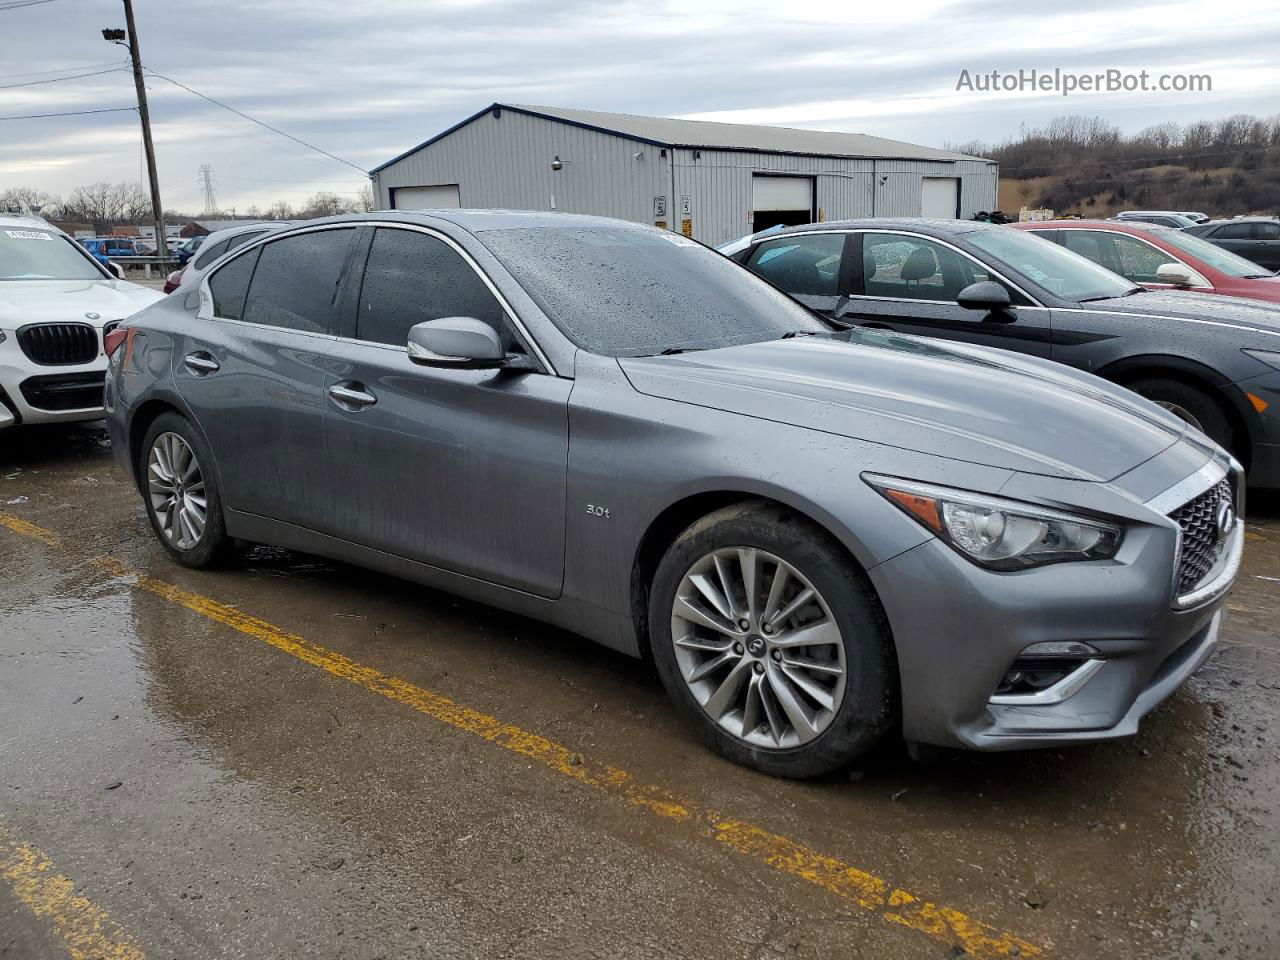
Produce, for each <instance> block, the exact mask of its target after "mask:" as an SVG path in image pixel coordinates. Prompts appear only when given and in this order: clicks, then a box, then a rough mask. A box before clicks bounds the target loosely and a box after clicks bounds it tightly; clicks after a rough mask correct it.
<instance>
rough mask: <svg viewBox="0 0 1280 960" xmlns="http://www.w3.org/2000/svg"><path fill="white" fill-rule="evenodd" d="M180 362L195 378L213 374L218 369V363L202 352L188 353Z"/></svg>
mask: <svg viewBox="0 0 1280 960" xmlns="http://www.w3.org/2000/svg"><path fill="white" fill-rule="evenodd" d="M182 362H183V364H184V365H185V366H186V368H187V369H188V370H190V371H191V372H192V373H194V374H196V375H197V376H204V375H205V374H206V373H213V372H214V371H215V370H218V369H220V368H219V364H218V361H217V360H215V359H213V357H211V356H210V355H209V354H207V353H205V352H204V351H203V350H197V351H196V352H195V353H188V354H187V355H186V356H185V357H183V358H182Z"/></svg>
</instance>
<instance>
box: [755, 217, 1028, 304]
mask: <svg viewBox="0 0 1280 960" xmlns="http://www.w3.org/2000/svg"><path fill="white" fill-rule="evenodd" d="M815 233H823V234H830V233H840V234H844V235H845V236H848V235H849V234H853V233H882V234H889V235H890V236H899V237H916V238H917V239H920V240H928V241H929V242H931V243H936V244H938V245H939V246H943V247H947V248H948V249H950V250H954V251H955V252H956V253H958V254H960V256H962V257H964V258H965V259H966V260H969V261H972V262H973V263H976V264H977V265H978V266H980V267H981V268H982V269H983V270H985V271H986V272H987V273H989V274H991V275H992V276H993V277H997V278H998V279H1000V280H1001V281H1003V282H1004V283H1007V284H1008V285H1009V286H1011V287H1012V288H1013V289H1014V290H1017V291H1018V292H1019V293H1020V294H1022V295H1023V296H1024V297H1026V298H1027V299H1028V300H1030V301H1031V303H1030V304H1029V305H1028V306H1025V307H1024V306H1016V307H1014V309H1015V310H1047V309H1049V308H1048V307H1046V306H1045V305H1044V304H1042V303H1041V302H1040V301H1039V300H1037V299H1036V298H1035V297H1033V296H1032V295H1031V294H1029V293H1027V291H1026V290H1024V289H1022V287H1020V286H1018V284H1016V283H1014V282H1013V281H1012V280H1010V279H1009V278H1008V277H1006V276H1005V275H1004V274H1003V273H1001V272H1000V271H999V270H997V269H995V268H994V267H990V266H988V265H987V264H985V263H983V262H982V261H981V260H979V259H978V258H977V257H975V256H974V255H973V254H971V253H968V252H967V251H964V250H961V249H960V248H959V247H957V246H956V245H955V244H954V243H950V242H948V241H946V240H940V239H939V238H937V237H930V236H927V235H926V234H923V233H913V232H912V231H910V230H880V229H877V228H874V227H868V228H863V227H857V228H855V229H852V230H847V229H846V230H801V231H799V232H798V233H795V234H790V236H809V235H810V234H815ZM786 237H787V235H784V236H778V235H777V234H772V235H770V236H767V237H761V238H760V239H759V240H752V241H751V244H750V246H752V247H754V246H756V245H758V244H761V243H768V242H769V241H771V240H785V239H786ZM747 259H748V260H749V259H751V258H750V257H748V258H747ZM743 266H746V264H745V263H744V264H743ZM849 299H850V300H885V301H890V302H893V303H951V304H954V303H955V301H954V300H921V299H919V298H913V297H877V296H870V295H867V294H861V293H857V294H852V295H850V297H849Z"/></svg>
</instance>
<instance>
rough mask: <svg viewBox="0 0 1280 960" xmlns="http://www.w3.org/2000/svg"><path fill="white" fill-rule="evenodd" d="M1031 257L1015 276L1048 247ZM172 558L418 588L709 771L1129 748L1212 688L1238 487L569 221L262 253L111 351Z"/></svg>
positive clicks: (137, 464) (1111, 430)
mask: <svg viewBox="0 0 1280 960" xmlns="http://www.w3.org/2000/svg"><path fill="white" fill-rule="evenodd" d="M1037 242H1038V241H1037ZM108 349H109V354H110V370H109V375H108V384H107V406H108V410H109V424H110V430H111V435H112V441H113V446H114V448H115V450H116V451H117V455H118V457H119V458H120V461H121V463H122V465H123V466H124V467H125V469H127V470H128V471H129V472H130V473H131V474H132V475H133V477H134V478H135V480H136V483H137V488H138V491H139V493H140V494H141V497H142V501H143V504H144V507H145V510H146V513H147V516H148V517H149V519H150V522H151V525H152V527H153V528H154V530H155V533H156V536H157V538H158V539H159V542H160V544H161V545H162V546H163V548H164V549H165V550H166V551H168V553H169V554H170V555H171V556H172V557H173V558H174V559H175V560H177V561H178V562H180V563H183V564H187V565H189V566H193V567H205V566H209V565H213V564H215V563H216V562H218V561H221V560H224V559H226V558H227V556H228V555H229V554H230V553H231V552H232V551H233V549H234V544H235V543H236V542H245V541H247V542H251V543H266V544H275V545H279V546H284V547H288V548H294V549H298V550H303V551H308V552H311V553H315V554H320V555H324V556H328V557H333V558H338V559H342V560H346V561H350V562H353V563H358V564H363V565H366V566H368V567H372V568H375V569H378V570H381V571H384V572H386V573H387V574H390V575H395V576H398V577H404V578H408V579H412V580H416V581H420V582H422V583H426V584H430V585H432V586H435V587H438V588H440V589H443V590H447V591H452V592H454V593H457V594H462V595H465V596H468V597H471V598H474V599H478V600H481V601H485V602H488V603H492V604H495V605H497V606H501V607H504V608H507V609H509V610H513V611H517V612H519V613H523V614H526V615H529V616H532V617H536V618H540V619H542V620H545V621H549V622H551V623H554V624H557V625H559V626H561V627H563V628H565V629H567V630H570V631H573V632H575V633H577V634H580V635H582V636H584V637H586V638H589V639H591V640H595V641H598V642H600V643H603V644H606V645H608V646H610V647H613V648H615V649H617V650H619V651H622V652H624V653H627V654H631V655H633V656H640V657H650V658H652V660H653V662H654V664H655V665H656V667H657V670H658V672H659V674H660V676H661V677H662V680H663V683H664V684H665V686H666V688H667V690H668V692H669V694H670V696H671V699H672V700H673V702H674V704H675V706H676V708H677V709H678V710H679V711H680V712H681V713H682V714H683V715H684V716H685V717H686V718H687V720H688V722H689V725H690V728H691V729H692V730H693V731H694V732H696V733H697V734H698V735H699V736H700V737H701V738H702V739H703V740H704V741H705V742H707V743H708V744H709V745H711V746H712V747H713V748H715V749H717V750H719V751H720V752H722V753H723V754H725V755H726V756H728V757H730V758H732V759H734V760H736V761H739V762H742V763H745V764H749V765H752V766H755V767H757V768H758V769H761V770H765V771H767V772H770V773H773V774H778V775H784V776H808V775H814V774H818V773H822V772H824V771H829V770H833V769H836V768H839V767H841V766H843V765H846V764H848V763H850V762H851V761H852V760H853V759H854V758H856V757H858V756H859V755H860V754H862V753H864V752H865V751H866V750H868V749H869V748H870V747H871V746H872V745H874V744H875V743H876V742H877V741H878V740H880V739H881V738H883V737H884V736H885V735H886V734H889V733H891V732H897V733H899V734H900V735H901V736H903V737H905V738H906V739H907V740H908V741H911V742H915V743H927V744H940V745H946V746H952V747H967V748H974V749H984V750H1002V749H1012V748H1018V747H1035V746H1048V745H1058V744H1062V743H1066V742H1081V741H1091V740H1099V739H1104V738H1109V737H1115V736H1120V735H1123V734H1128V733H1132V732H1133V731H1134V730H1135V729H1136V728H1137V724H1138V722H1139V719H1140V718H1141V717H1143V716H1144V715H1145V714H1146V713H1147V712H1149V711H1150V710H1151V709H1152V708H1153V707H1154V706H1155V705H1156V704H1157V703H1159V702H1160V701H1161V700H1162V699H1163V698H1164V697H1166V696H1167V695H1168V694H1169V693H1170V692H1172V691H1173V690H1174V689H1175V688H1176V687H1177V686H1178V685H1179V684H1181V683H1182V682H1183V681H1184V680H1185V679H1186V678H1187V677H1188V676H1189V675H1190V674H1191V673H1192V672H1193V671H1194V670H1195V669H1196V668H1197V667H1199V666H1200V665H1201V664H1202V663H1203V662H1204V661H1205V660H1206V659H1207V658H1208V657H1209V655H1210V654H1211V653H1212V651H1213V649H1214V645H1215V643H1216V637H1217V632H1218V625H1219V621H1220V618H1221V616H1222V605H1223V597H1224V594H1225V592H1226V590H1227V589H1228V587H1229V586H1230V585H1231V583H1232V581H1233V579H1234V577H1235V574H1236V570H1237V567H1238V564H1239V559H1240V550H1241V544H1242V541H1243V534H1242V523H1241V521H1240V520H1239V517H1238V511H1239V506H1240V504H1239V498H1240V497H1241V476H1240V470H1239V465H1238V464H1237V463H1235V461H1233V460H1232V459H1231V458H1230V457H1229V456H1228V455H1227V454H1226V453H1224V452H1223V451H1222V450H1221V449H1220V448H1218V447H1217V446H1215V445H1213V444H1212V443H1211V442H1210V441H1209V440H1208V439H1207V438H1206V437H1204V436H1203V435H1202V434H1200V433H1199V432H1196V431H1193V430H1190V429H1189V428H1188V427H1187V425H1186V424H1185V423H1184V422H1183V421H1182V420H1179V419H1177V418H1176V417H1174V416H1171V415H1170V414H1169V413H1168V412H1166V411H1164V410H1162V409H1161V408H1159V407H1157V406H1156V405H1154V404H1152V403H1149V402H1148V401H1146V400H1144V399H1142V398H1141V397H1138V396H1136V395H1135V394H1133V393H1131V392H1129V391H1127V390H1124V389H1122V388H1120V387H1117V386H1113V385H1111V384H1108V383H1106V382H1104V381H1102V380H1099V379H1096V378H1094V377H1091V376H1089V375H1087V374H1084V373H1080V372H1077V371H1073V370H1070V369H1068V368H1066V367H1062V366H1058V365H1055V364H1051V363H1049V362H1047V361H1043V360H1039V359H1036V358H1030V357H1023V356H1018V355H1015V354H1012V353H1006V352H1003V351H995V350H987V349H984V348H981V347H976V346H971V345H963V344H936V343H931V342H929V341H924V340H919V339H916V338H913V337H905V336H901V335H899V334H896V333H892V332H886V331H877V330H844V329H841V330H837V329H835V326H834V325H833V324H830V323H828V322H827V321H825V320H822V319H820V318H819V317H818V316H817V315H815V314H814V313H812V312H810V311H809V310H808V309H806V308H805V307H803V306H801V305H800V304H798V303H796V302H795V301H793V300H791V299H789V298H788V297H787V296H785V295H784V294H782V293H781V292H779V291H777V290H776V289H775V288H774V287H772V286H771V285H769V284H768V283H766V282H764V281H763V280H761V279H760V278H758V277H756V276H754V275H753V274H752V273H750V272H749V271H747V270H744V269H742V268H741V267H739V266H738V265H736V264H734V263H732V262H730V261H729V260H727V259H725V258H723V257H721V256H719V255H718V254H716V253H715V252H713V251H711V250H709V249H707V248H705V247H703V246H701V245H699V244H697V243H694V242H693V241H690V240H687V239H685V238H684V237H681V236H678V235H674V234H671V233H667V232H664V231H660V230H656V229H654V228H652V227H647V226H641V225H636V224H629V223H622V222H617V221H611V220H603V219H598V218H592V217H578V216H571V215H563V214H538V213H511V212H499V211H458V210H452V211H433V212H399V213H377V214H366V215H358V216H348V217H339V218H334V219H330V220H325V221H318V222H312V223H309V224H307V225H305V226H302V227H297V228H294V229H290V230H284V231H280V232H276V233H273V234H270V235H267V236H264V237H262V238H260V239H258V240H257V241H255V242H253V243H251V244H248V245H246V246H245V247H244V248H243V249H242V250H240V251H238V252H237V253H236V254H234V255H232V256H230V257H228V258H226V259H224V260H223V261H222V262H221V263H219V264H218V265H217V266H216V267H215V268H214V269H213V270H212V271H211V272H210V273H209V274H208V275H207V276H206V277H204V278H203V279H202V280H201V282H200V284H199V286H198V288H196V289H191V290H190V291H188V292H187V293H186V294H185V295H184V294H183V293H182V292H181V291H180V292H179V294H178V295H177V296H175V297H171V298H169V299H168V300H166V301H165V302H162V303H159V304H157V305H155V306H153V307H150V308H148V309H146V310H144V311H143V312H141V313H139V314H137V315H135V316H134V317H132V318H131V319H130V320H129V321H128V322H127V323H126V324H124V326H123V327H121V328H120V329H119V330H117V331H114V332H113V334H112V340H111V342H110V343H109V344H108Z"/></svg>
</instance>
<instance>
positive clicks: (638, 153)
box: [631, 150, 644, 160]
mask: <svg viewBox="0 0 1280 960" xmlns="http://www.w3.org/2000/svg"><path fill="white" fill-rule="evenodd" d="M631 158H632V159H633V160H643V159H644V151H643V150H637V151H636V152H635V153H633V154H632V155H631Z"/></svg>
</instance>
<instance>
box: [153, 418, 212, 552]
mask: <svg viewBox="0 0 1280 960" xmlns="http://www.w3.org/2000/svg"><path fill="white" fill-rule="evenodd" d="M147 493H148V496H149V497H150V498H151V510H152V512H153V513H154V514H155V517H156V523H157V525H158V526H159V527H160V532H161V533H162V534H163V535H164V537H165V539H166V540H168V541H169V542H170V543H171V544H173V545H174V546H175V547H177V548H178V549H179V550H191V549H193V548H194V547H195V546H196V545H197V544H198V543H199V542H200V540H201V538H202V537H204V529H205V523H206V522H207V519H208V509H209V504H208V500H207V499H206V494H205V487H204V474H203V472H202V471H201V469H200V461H199V460H197V459H196V455H195V451H194V450H192V449H191V445H190V444H189V443H187V441H186V440H184V439H183V438H182V437H180V436H179V435H178V434H176V433H162V434H160V435H159V436H158V437H156V439H155V442H154V443H152V444H151V451H150V453H148V454H147Z"/></svg>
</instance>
